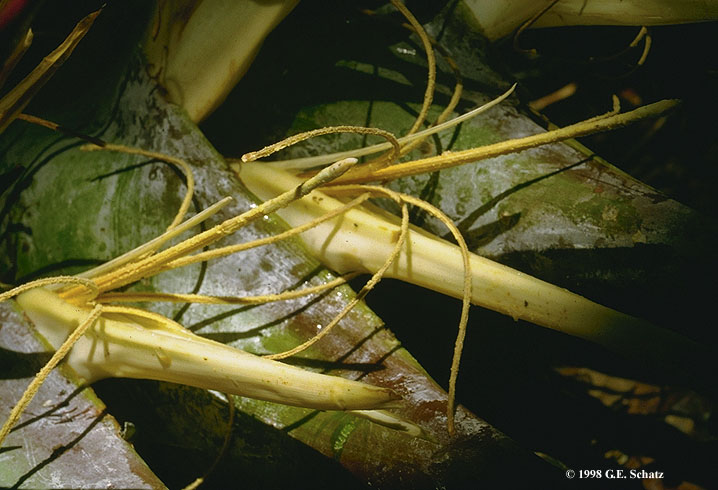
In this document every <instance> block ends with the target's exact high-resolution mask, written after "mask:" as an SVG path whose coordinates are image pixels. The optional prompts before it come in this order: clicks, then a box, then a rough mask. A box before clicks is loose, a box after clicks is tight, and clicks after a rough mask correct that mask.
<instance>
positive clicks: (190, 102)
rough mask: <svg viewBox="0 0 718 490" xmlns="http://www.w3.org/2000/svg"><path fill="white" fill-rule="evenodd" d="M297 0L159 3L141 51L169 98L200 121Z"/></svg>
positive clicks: (243, 69) (230, 85)
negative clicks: (144, 53)
mask: <svg viewBox="0 0 718 490" xmlns="http://www.w3.org/2000/svg"><path fill="white" fill-rule="evenodd" d="M297 3H298V0H277V1H253V0H252V1H247V0H232V1H227V0H178V1H171V2H158V7H157V9H158V10H157V13H156V15H155V19H154V22H153V25H152V27H151V29H150V32H149V34H148V37H147V42H146V44H145V52H146V54H147V58H148V60H149V64H150V67H149V70H150V74H151V75H153V76H154V77H156V78H157V81H158V82H159V83H160V84H161V85H162V86H163V87H165V89H166V90H167V93H168V96H169V99H170V101H171V102H174V103H175V104H177V105H180V106H182V107H184V108H185V109H186V110H187V113H188V114H189V116H190V118H192V120H193V121H201V120H202V119H204V118H205V117H206V116H207V115H209V113H211V112H212V111H213V110H214V109H216V108H217V107H218V106H219V105H220V104H221V103H222V101H224V99H225V97H227V94H228V93H229V92H230V90H232V88H233V87H234V85H235V84H236V83H237V82H238V81H239V79H240V78H241V77H242V75H244V74H245V72H246V71H247V69H248V68H249V65H250V64H251V63H252V61H253V60H254V57H255V56H256V55H257V52H258V51H259V48H260V47H261V45H262V42H263V41H264V38H265V37H266V36H267V34H269V33H270V32H271V31H272V29H274V27H275V26H276V25H277V24H278V23H279V22H280V21H281V20H282V19H283V18H284V17H285V16H286V15H287V14H288V13H289V12H290V11H291V10H292V9H293V8H294V6H295V5H296V4H297Z"/></svg>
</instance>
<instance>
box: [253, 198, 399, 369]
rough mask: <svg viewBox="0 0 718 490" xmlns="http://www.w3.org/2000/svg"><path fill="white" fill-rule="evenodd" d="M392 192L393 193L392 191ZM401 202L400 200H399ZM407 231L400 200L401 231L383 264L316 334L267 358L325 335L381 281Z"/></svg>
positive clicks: (300, 348)
mask: <svg viewBox="0 0 718 490" xmlns="http://www.w3.org/2000/svg"><path fill="white" fill-rule="evenodd" d="M392 194H393V193H392ZM399 202H401V201H399ZM408 231H409V211H408V209H407V207H406V203H404V202H401V232H400V233H399V237H398V238H397V241H396V245H395V246H394V250H393V251H392V253H391V255H389V257H388V258H387V259H386V261H385V262H384V265H382V266H381V267H380V268H379V270H377V271H376V272H375V273H374V275H372V277H371V279H369V281H367V283H366V284H365V285H364V287H363V288H361V290H360V291H359V292H358V293H357V294H356V296H355V297H354V298H352V300H351V301H350V302H349V303H347V305H346V306H345V307H344V309H343V310H342V311H341V312H339V314H338V315H337V316H335V317H334V318H333V319H332V321H331V322H330V323H329V324H328V325H327V326H326V327H324V328H323V329H322V330H321V331H320V332H319V333H318V334H317V335H315V336H314V337H312V338H311V339H309V340H307V341H306V342H304V343H303V344H301V345H298V346H297V347H295V348H293V349H290V350H288V351H286V352H280V353H278V354H269V355H267V356H264V357H266V358H267V359H273V360H278V359H285V358H287V357H290V356H293V355H294V354H297V353H299V352H301V351H303V350H305V349H307V348H309V347H310V346H312V345H314V344H315V343H316V342H317V341H319V340H320V339H321V338H322V337H324V336H326V335H327V334H328V333H329V332H330V331H331V330H332V329H333V328H334V327H335V326H336V325H337V324H338V323H339V322H340V321H341V320H342V319H343V318H344V317H345V316H346V315H347V314H348V313H349V312H350V311H351V310H352V309H353V308H354V307H355V306H356V305H357V304H358V303H359V301H361V300H362V299H363V298H364V297H365V296H366V295H367V294H369V291H371V290H372V289H373V288H374V286H376V285H377V284H378V283H379V281H381V278H382V276H383V275H384V273H385V272H386V270H387V269H388V268H389V267H390V266H391V264H392V263H393V262H394V260H396V258H397V257H398V256H399V253H401V247H402V246H403V245H404V241H405V240H406V234H407V233H408Z"/></svg>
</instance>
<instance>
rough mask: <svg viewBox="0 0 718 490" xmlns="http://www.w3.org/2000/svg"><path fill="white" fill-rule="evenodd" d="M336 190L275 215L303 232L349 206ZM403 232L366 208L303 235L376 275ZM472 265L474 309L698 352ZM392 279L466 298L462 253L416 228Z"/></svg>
mask: <svg viewBox="0 0 718 490" xmlns="http://www.w3.org/2000/svg"><path fill="white" fill-rule="evenodd" d="M239 175H240V178H241V180H242V181H243V182H244V183H245V184H246V185H247V186H248V187H249V188H250V190H251V191H252V192H254V193H255V194H256V195H258V196H259V197H260V198H262V199H269V198H270V197H272V196H274V195H276V194H278V193H280V192H283V191H284V190H285V189H288V188H291V187H292V186H295V185H296V184H297V183H298V182H301V179H300V178H298V177H296V176H294V175H292V174H290V173H289V172H287V171H284V170H281V169H277V168H272V167H271V166H267V165H262V164H261V163H243V164H241V169H240V173H239ZM333 189H334V188H331V187H329V188H325V189H324V190H323V191H318V190H315V191H314V192H312V193H311V194H309V195H307V196H306V197H304V198H302V199H300V200H298V201H295V202H294V203H292V204H291V205H289V206H287V207H286V208H284V209H282V210H280V211H278V212H277V214H279V215H280V216H281V217H282V218H283V219H284V220H286V221H287V222H288V223H289V224H290V225H291V226H299V225H300V224H302V223H303V222H305V221H308V220H311V219H314V218H316V217H318V216H321V215H323V214H325V213H327V212H330V211H331V210H332V209H335V208H336V207H339V206H342V205H343V202H342V201H340V200H339V199H337V198H335V197H333V196H332V195H331V194H329V193H336V192H337V190H341V188H338V189H334V190H333ZM357 192H361V191H357ZM344 193H346V192H345V191H344ZM398 233H399V222H398V219H397V218H396V217H395V216H393V215H391V214H389V213H387V212H386V211H383V210H381V209H379V208H377V207H375V206H371V205H366V204H364V205H362V206H359V207H356V208H353V209H351V210H349V211H347V212H346V213H345V214H344V215H342V216H340V217H338V218H335V219H333V220H330V221H327V222H324V223H322V224H320V225H318V226H316V227H314V228H312V229H310V230H307V231H305V232H304V233H302V235H301V236H302V239H303V241H304V243H305V244H306V245H307V247H308V248H309V249H310V250H311V251H312V252H313V253H314V254H316V256H317V257H319V258H320V259H321V260H322V262H323V263H324V264H325V265H326V266H327V267H329V268H331V269H333V270H335V271H337V272H340V273H344V272H349V271H363V272H374V271H376V270H377V269H378V268H379V267H380V266H381V264H382V263H383V262H384V260H385V258H386V257H387V256H388V255H389V253H391V249H392V247H393V246H394V244H395V243H396V237H397V236H398ZM470 262H471V273H472V296H471V301H472V303H473V304H476V305H480V306H484V307H486V308H490V309H492V310H495V311H498V312H500V313H504V314H506V315H509V316H511V317H513V318H514V319H523V320H527V321H530V322H532V323H535V324H537V325H541V326H544V327H549V328H552V329H555V330H559V331H561V332H565V333H568V334H570V335H574V336H577V337H580V338H583V339H586V340H589V341H592V342H596V343H598V344H601V345H603V346H605V347H607V348H609V349H610V350H612V351H614V352H617V353H619V354H622V355H626V356H630V357H635V356H638V357H639V358H645V359H647V360H649V361H651V362H655V363H659V362H660V363H665V362H671V363H673V362H675V364H676V365H677V366H682V365H683V363H684V362H689V360H690V359H691V356H692V354H693V353H695V352H696V347H695V346H694V345H693V343H692V342H691V341H689V340H687V339H685V338H683V337H681V336H680V335H677V334H675V333H673V332H670V331H668V330H665V329H661V328H658V327H655V326H654V325H652V324H650V323H648V322H646V321H643V320H641V319H638V318H635V317H632V316H629V315H626V314H623V313H620V312H618V311H615V310H612V309H611V308H608V307H605V306H602V305H600V304H597V303H595V302H593V301H590V300H588V299H586V298H584V297H582V296H579V295H577V294H574V293H572V292H570V291H568V290H566V289H563V288H560V287H558V286H555V285H553V284H550V283H547V282H545V281H542V280H539V279H537V278H535V277H532V276H530V275H528V274H524V273H522V272H519V271H517V270H515V269H512V268H510V267H507V266H504V265H502V264H499V263H496V262H494V261H491V260H489V259H486V258H484V257H480V256H478V255H475V254H471V258H470ZM386 277H393V278H396V279H401V280H403V281H406V282H410V283H412V284H416V285H419V286H422V287H426V288H428V289H432V290H434V291H438V292H440V293H443V294H447V295H449V296H453V297H456V298H461V297H462V294H463V261H462V256H461V251H460V250H459V247H457V246H456V245H454V244H452V243H450V242H447V241H445V240H442V239H441V238H439V237H437V236H435V235H432V234H430V233H428V232H426V231H424V230H422V229H420V228H417V227H413V226H412V227H411V229H410V232H409V235H408V237H407V243H406V246H405V247H404V249H403V251H402V253H401V255H400V256H399V257H398V258H397V260H396V261H395V262H394V264H393V265H392V267H390V268H389V269H388V270H387V272H386Z"/></svg>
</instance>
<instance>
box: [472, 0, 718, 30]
mask: <svg viewBox="0 0 718 490" xmlns="http://www.w3.org/2000/svg"><path fill="white" fill-rule="evenodd" d="M551 2H552V0H511V1H501V2H497V1H495V0H464V1H463V3H464V5H465V6H466V7H468V10H469V11H470V12H471V14H472V16H473V17H474V20H475V22H476V25H477V28H478V30H479V31H480V32H481V34H483V35H484V36H485V37H486V38H488V39H490V40H494V39H499V38H501V37H504V36H507V35H509V34H511V33H512V32H514V31H516V30H517V29H518V28H519V27H520V26H521V25H523V24H524V23H525V22H527V21H529V20H530V19H531V18H532V17H534V16H535V15H536V14H538V13H540V12H541V10H542V9H544V8H546V7H547V6H549V5H550V4H551ZM716 19H718V3H717V2H714V1H710V0H675V1H670V2H666V1H663V0H601V1H586V0H559V1H558V2H556V4H555V5H551V7H550V8H549V9H548V10H547V11H546V12H544V13H543V14H541V15H540V16H539V17H538V18H537V19H536V20H535V21H534V22H533V23H532V24H531V27H560V26H575V25H624V26H651V25H666V24H683V23H687V22H704V21H711V20H716Z"/></svg>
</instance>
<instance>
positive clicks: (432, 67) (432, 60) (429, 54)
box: [391, 0, 436, 134]
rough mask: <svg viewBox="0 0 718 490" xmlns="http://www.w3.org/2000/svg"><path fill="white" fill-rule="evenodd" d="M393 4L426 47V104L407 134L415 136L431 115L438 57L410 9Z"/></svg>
mask: <svg viewBox="0 0 718 490" xmlns="http://www.w3.org/2000/svg"><path fill="white" fill-rule="evenodd" d="M391 4H392V5H393V6H394V8H396V9H397V10H398V11H399V12H401V14H402V15H403V16H404V17H406V20H408V21H409V23H410V24H411V26H412V27H413V28H414V31H416V33H417V35H418V36H419V38H420V39H421V44H422V45H423V46H424V51H426V62H427V65H428V67H429V70H428V72H429V75H428V82H427V84H426V91H425V92H424V102H423V103H422V106H421V111H420V112H419V116H418V117H417V118H416V121H414V124H413V125H412V126H411V129H409V132H408V133H407V134H414V133H416V132H417V131H418V130H419V128H420V127H421V125H422V124H424V119H426V115H427V114H428V113H429V108H430V107H431V102H432V101H433V99H434V86H435V85H436V57H435V56H434V48H432V46H431V40H430V39H429V36H428V35H427V34H426V31H425V30H424V28H423V27H422V26H421V24H420V23H419V21H418V20H416V17H414V15H413V14H412V13H411V12H410V11H409V9H407V8H406V7H405V6H404V4H403V3H401V2H399V1H398V0H391Z"/></svg>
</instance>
